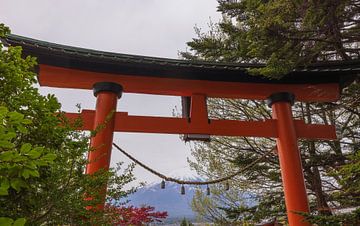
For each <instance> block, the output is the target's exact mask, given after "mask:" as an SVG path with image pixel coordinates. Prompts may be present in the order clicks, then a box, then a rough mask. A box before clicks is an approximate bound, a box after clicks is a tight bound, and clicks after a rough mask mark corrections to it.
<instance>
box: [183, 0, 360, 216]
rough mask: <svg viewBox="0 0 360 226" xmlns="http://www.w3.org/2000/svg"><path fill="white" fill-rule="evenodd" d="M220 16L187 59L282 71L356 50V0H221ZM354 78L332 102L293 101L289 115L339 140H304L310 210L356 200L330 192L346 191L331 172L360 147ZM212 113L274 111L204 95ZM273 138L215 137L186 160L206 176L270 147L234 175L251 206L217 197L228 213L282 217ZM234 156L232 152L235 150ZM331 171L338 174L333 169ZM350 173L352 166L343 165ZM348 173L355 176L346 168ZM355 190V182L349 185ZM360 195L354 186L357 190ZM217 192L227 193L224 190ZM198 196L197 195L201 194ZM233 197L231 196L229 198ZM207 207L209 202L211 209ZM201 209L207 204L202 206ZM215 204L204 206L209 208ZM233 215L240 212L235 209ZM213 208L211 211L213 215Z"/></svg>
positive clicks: (238, 115) (266, 72) (263, 114)
mask: <svg viewBox="0 0 360 226" xmlns="http://www.w3.org/2000/svg"><path fill="white" fill-rule="evenodd" d="M218 2H219V6H218V11H220V12H221V13H222V14H223V19H222V21H221V22H220V23H218V24H213V23H212V24H211V26H210V31H209V32H207V33H203V32H202V31H201V29H199V28H196V32H197V35H198V37H197V38H194V39H193V40H192V41H190V42H188V43H187V44H188V46H189V47H190V52H183V53H182V56H183V57H184V58H186V59H189V60H209V61H221V62H238V63H241V62H247V63H264V64H265V67H261V68H258V69H254V70H250V73H253V74H255V75H259V76H260V75H261V76H268V77H271V78H281V77H282V76H283V75H285V74H286V73H288V72H289V71H291V70H293V69H294V68H296V67H307V66H308V65H309V64H313V63H317V62H329V61H333V60H343V61H351V60H357V59H358V58H359V55H360V51H359V41H360V35H359V13H360V7H359V4H360V2H359V1H331V0H325V1H307V0H306V1H305V0H303V1H289V0H275V1H262V0H260V1H259V0H235V1H234V0H219V1H218ZM359 90H360V89H359V85H358V80H356V81H355V82H354V83H353V84H352V85H350V86H349V87H348V88H347V89H345V90H343V93H342V97H341V100H340V101H339V102H337V103H326V104H306V103H299V104H296V105H295V106H294V107H293V111H294V117H295V118H298V119H302V120H305V122H306V123H315V122H316V123H323V124H334V125H336V127H337V128H338V131H337V132H338V136H339V140H337V141H327V142H319V141H317V142H315V141H301V142H300V143H299V145H300V151H301V155H302V159H303V167H304V175H305V180H306V186H307V188H308V189H309V191H310V194H309V195H310V196H309V198H310V203H311V209H312V210H316V211H317V212H319V213H320V214H322V215H329V214H331V209H332V208H344V207H347V206H354V205H355V206H356V205H357V204H356V200H355V202H351V203H347V202H345V201H344V200H340V199H339V198H338V197H335V193H334V192H335V191H340V193H343V192H344V191H345V190H346V186H344V183H343V182H342V181H343V177H344V176H339V175H338V174H337V173H336V172H338V170H339V169H340V168H342V167H343V166H346V164H347V163H348V162H349V161H351V160H350V159H351V158H352V157H351V156H353V155H356V153H358V151H359V149H360V148H359V137H360V136H359V132H360V131H359V128H360V125H359V123H360V114H359V113H360V109H359V106H360V99H359V96H360V91H359ZM208 106H209V111H210V112H209V114H210V117H211V118H226V119H236V120H263V119H268V118H271V115H270V109H268V108H267V107H266V106H265V104H264V103H263V102H261V101H251V100H229V99H209V100H208ZM275 147H276V145H275V142H274V140H273V139H264V138H244V137H239V138H230V137H214V138H213V139H212V142H210V143H208V144H203V143H197V144H195V147H194V148H193V150H192V154H193V156H194V157H195V161H193V162H191V166H192V167H193V168H194V169H196V170H197V172H198V173H200V174H202V175H204V176H207V177H209V178H218V177H221V176H224V175H228V174H230V173H232V172H234V171H236V168H238V167H239V168H243V167H244V166H246V165H247V164H249V163H250V162H251V161H253V160H254V159H256V158H258V157H259V156H261V155H262V154H263V153H265V152H266V151H268V150H274V151H273V154H272V155H271V156H268V157H267V159H266V160H265V161H263V162H262V163H260V164H258V165H257V166H255V167H254V168H253V169H251V170H249V171H247V172H244V174H242V175H240V176H239V177H237V178H235V179H234V180H233V183H232V186H233V188H234V189H242V190H247V191H250V192H251V193H252V194H257V198H258V199H257V201H258V204H257V207H256V211H255V210H254V208H253V207H252V206H246V205H245V206H243V205H239V204H238V203H237V202H236V201H234V200H232V202H231V203H233V205H232V206H227V207H226V208H223V207H224V204H223V203H222V202H219V201H215V203H214V206H215V208H216V207H221V208H220V210H221V211H222V212H221V211H220V213H222V216H220V217H219V219H222V218H223V217H225V218H228V219H230V218H234V217H235V218H241V217H242V216H246V217H247V216H249V212H250V213H253V214H250V216H251V218H250V220H252V221H255V222H256V221H259V220H261V219H264V218H268V217H280V218H282V217H285V212H284V211H285V209H284V200H283V193H282V187H281V178H280V172H279V163H278V160H277V155H276V148H275ZM234 156H235V157H234ZM334 172H335V173H334ZM347 172H349V171H347ZM347 176H350V177H351V178H352V176H356V175H353V174H351V173H350V175H347ZM354 190H356V189H353V190H352V191H354ZM355 195H359V193H355ZM220 197H222V198H225V199H227V198H226V196H224V194H223V193H220V194H219V200H221V199H220ZM195 201H198V202H200V203H199V205H198V206H200V205H201V202H202V201H203V200H202V199H197V200H195ZM229 201H230V200H229ZM214 206H212V207H211V208H214ZM202 211H203V213H204V209H203V210H202ZM211 211H213V209H208V210H207V213H206V210H205V214H210V212H211ZM236 214H238V215H236ZM210 215H211V214H210Z"/></svg>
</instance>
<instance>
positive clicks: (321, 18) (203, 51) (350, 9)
mask: <svg viewBox="0 0 360 226" xmlns="http://www.w3.org/2000/svg"><path fill="white" fill-rule="evenodd" d="M218 2H219V6H218V11H219V12H221V13H222V15H223V20H222V21H221V22H220V23H219V24H213V25H212V27H211V30H210V32H207V33H203V32H201V29H199V28H197V29H196V31H197V34H198V37H197V38H194V39H193V41H191V42H188V43H187V44H188V45H189V47H190V50H191V51H193V52H194V53H195V55H194V54H191V53H189V52H187V53H186V52H185V53H183V56H184V57H186V58H189V59H205V60H216V61H224V62H260V63H266V66H265V67H263V68H259V69H254V70H252V72H253V73H256V74H258V73H260V74H263V75H265V76H270V77H272V78H273V77H277V78H279V77H281V76H283V75H284V74H286V73H287V72H289V71H290V70H292V69H293V68H294V67H297V66H307V65H308V64H310V63H315V62H319V61H328V60H339V59H341V60H351V59H357V58H358V57H359V54H360V51H359V41H360V36H359V29H360V27H359V26H360V25H359V24H360V23H359V13H360V10H359V2H358V1H354V0H342V1H333V0H322V1H317V0H312V1H308V0H299V1H292V0H275V1H265V0H218Z"/></svg>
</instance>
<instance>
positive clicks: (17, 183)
mask: <svg viewBox="0 0 360 226" xmlns="http://www.w3.org/2000/svg"><path fill="white" fill-rule="evenodd" d="M10 185H11V187H12V188H14V189H15V190H16V191H17V192H19V191H20V190H21V187H27V184H26V183H25V182H24V181H23V180H22V179H21V178H12V179H11V180H10Z"/></svg>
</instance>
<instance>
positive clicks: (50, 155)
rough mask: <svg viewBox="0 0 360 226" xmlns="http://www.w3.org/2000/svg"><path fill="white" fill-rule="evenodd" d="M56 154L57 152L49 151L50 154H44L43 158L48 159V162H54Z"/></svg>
mask: <svg viewBox="0 0 360 226" xmlns="http://www.w3.org/2000/svg"><path fill="white" fill-rule="evenodd" d="M56 157H57V156H56V155H55V154H52V153H49V154H46V155H44V156H43V157H42V158H41V160H43V161H47V162H52V161H54V160H55V159H56Z"/></svg>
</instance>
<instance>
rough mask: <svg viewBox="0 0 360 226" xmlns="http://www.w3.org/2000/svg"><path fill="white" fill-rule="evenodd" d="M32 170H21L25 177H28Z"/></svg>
mask: <svg viewBox="0 0 360 226" xmlns="http://www.w3.org/2000/svg"><path fill="white" fill-rule="evenodd" d="M30 171H31V169H27V168H25V169H23V170H22V172H21V176H22V177H23V178H25V179H28V178H29V177H30Z"/></svg>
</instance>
